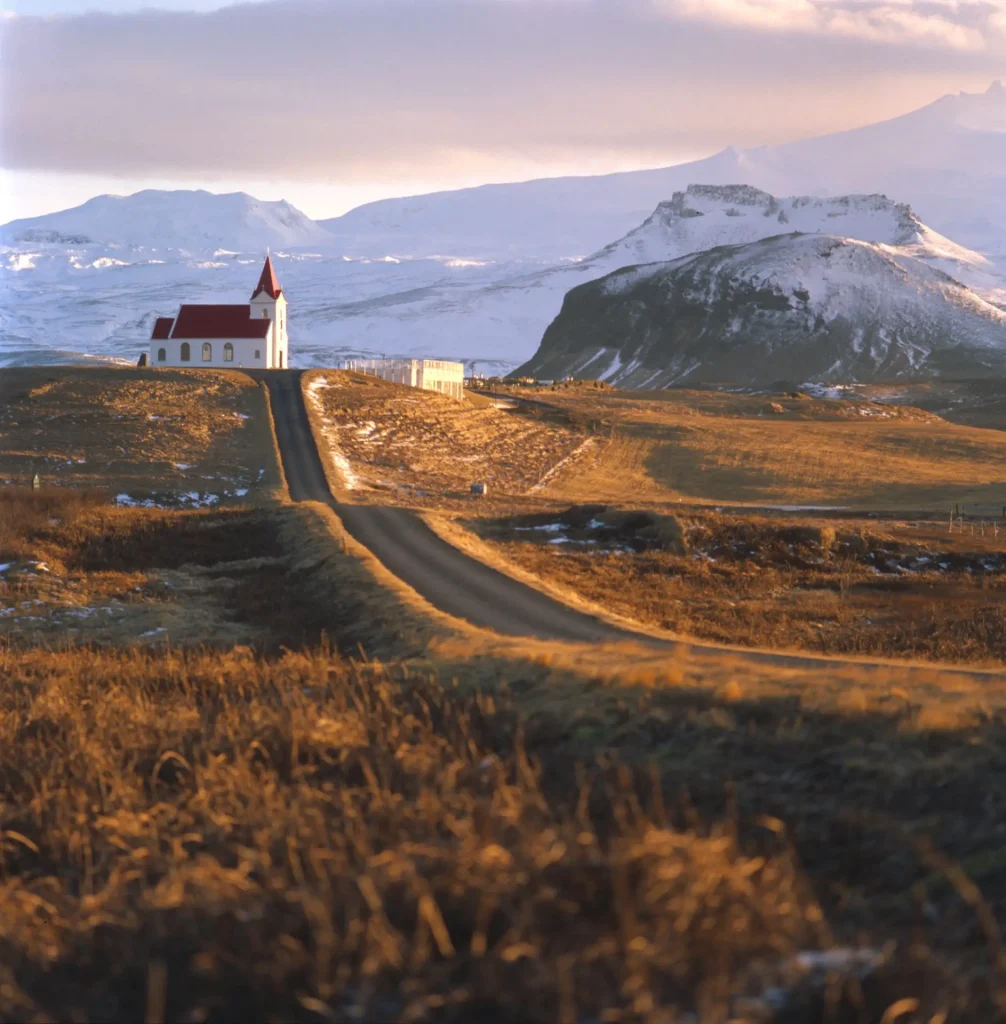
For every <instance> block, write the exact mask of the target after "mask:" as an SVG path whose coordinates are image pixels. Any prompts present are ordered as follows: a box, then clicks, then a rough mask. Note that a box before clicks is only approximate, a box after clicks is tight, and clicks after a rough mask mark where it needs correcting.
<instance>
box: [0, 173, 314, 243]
mask: <svg viewBox="0 0 1006 1024" xmlns="http://www.w3.org/2000/svg"><path fill="white" fill-rule="evenodd" d="M328 238H329V236H328V233H327V232H326V231H325V229H324V228H322V227H319V225H318V224H316V223H315V222H314V221H313V220H311V219H310V218H309V217H307V216H306V215H305V214H303V213H301V212H300V210H298V209H297V208H296V207H294V206H291V205H290V204H289V203H287V202H285V201H282V200H281V201H279V202H263V201H262V200H260V199H256V198H255V197H254V196H250V195H247V194H246V193H244V192H231V193H229V194H226V195H216V194H214V193H212V192H206V191H203V190H198V191H183V190H179V191H174V192H165V191H161V190H157V189H148V190H146V191H144V192H137V193H135V194H134V195H131V196H112V195H104V196H95V197H94V198H93V199H89V200H88V201H87V202H86V203H83V204H81V205H80V206H76V207H74V208H73V209H70V210H61V211H59V212H58V213H49V214H45V215H44V216H42V217H29V218H26V219H23V220H14V221H10V223H8V224H5V225H4V226H3V228H2V229H0V240H2V241H3V242H4V243H5V244H7V245H18V246H25V245H27V246H60V247H64V248H65V247H74V246H82V245H84V246H88V245H96V244H97V245H103V246H109V247H112V248H117V247H126V248H137V249H142V250H149V251H151V252H159V253H160V252H163V251H164V250H170V249H178V250H182V251H185V252H189V253H193V254H197V253H212V252H213V251H214V250H216V249H227V250H237V251H240V252H256V253H257V252H261V251H262V250H264V249H266V248H267V247H269V246H289V247H297V246H305V245H316V244H318V243H320V242H324V241H325V240H326V239H328Z"/></svg>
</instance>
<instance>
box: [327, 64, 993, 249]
mask: <svg viewBox="0 0 1006 1024" xmlns="http://www.w3.org/2000/svg"><path fill="white" fill-rule="evenodd" d="M1004 128H1006V89H1004V88H1003V86H1002V85H1001V84H1000V83H998V82H996V83H994V84H993V85H992V86H991V87H990V88H989V89H988V91H987V92H985V93H978V94H970V93H960V94H958V95H947V96H944V97H942V98H941V99H939V100H937V101H936V102H934V103H931V104H929V105H928V106H925V107H923V108H921V109H920V110H916V111H913V112H911V113H909V114H905V115H903V116H901V117H897V118H893V119H892V120H889V121H883V122H880V123H878V124H873V125H868V126H865V127H862V128H856V129H853V130H851V131H846V132H837V133H834V134H831V135H824V136H820V137H817V138H813V139H805V140H800V141H796V142H791V143H787V144H784V145H779V146H763V147H758V148H754V149H737V148H734V147H728V148H727V149H724V150H723V151H722V152H720V153H717V154H715V155H713V156H710V157H707V158H706V159H703V160H697V161H694V162H692V163H686V164H679V165H677V166H674V167H663V168H658V169H654V170H646V171H629V172H625V173H620V174H609V175H597V176H591V177H565V178H551V179H539V180H536V181H528V182H520V183H513V184H497V185H483V186H480V187H478V188H470V189H460V190H456V191H451V192H438V193H433V194H429V195H422V196H411V197H408V198H403V199H385V200H380V201H378V202H374V203H368V204H366V205H365V206H360V207H358V208H356V209H355V210H351V211H350V212H349V213H347V214H345V215H343V216H341V217H335V218H332V219H330V220H326V221H322V222H321V223H322V224H323V226H324V227H326V228H327V229H328V230H330V231H331V232H332V233H333V234H334V235H335V236H336V237H337V239H338V240H339V244H340V246H341V247H342V248H343V250H344V251H347V252H352V253H355V254H362V255H383V254H385V253H387V252H394V253H409V254H411V255H429V254H433V253H444V252H449V253H451V254H453V255H457V256H468V257H473V258H481V259H485V258H500V257H503V256H505V255H507V254H510V255H512V254H521V255H525V256H531V255H533V256H535V257H538V258H559V257H563V256H566V257H568V256H577V255H579V256H583V255H586V254H587V253H590V252H594V251H595V250H597V249H599V248H600V247H601V246H603V245H605V244H606V243H608V242H609V241H610V240H611V239H612V238H618V237H619V236H621V235H623V234H625V233H626V232H628V231H631V230H632V228H633V227H634V226H635V225H637V224H639V222H640V221H642V220H643V219H644V218H645V217H647V216H648V215H649V214H650V212H651V211H652V210H653V208H654V207H655V206H657V204H658V203H661V202H663V201H664V200H666V199H667V198H668V197H669V196H671V195H672V194H673V193H674V192H677V191H681V190H683V189H685V188H687V186H688V185H689V184H691V183H692V182H702V183H704V184H710V185H727V184H732V183H734V182H738V181H742V182H746V183H748V184H750V185H754V186H757V187H758V188H762V189H766V190H768V191H770V192H774V193H775V194H777V195H796V194H801V193H813V194H816V195H821V194H825V195H829V194H830V195H842V194H846V193H857V192H866V193H874V192H885V193H887V194H889V195H896V196H898V197H899V198H900V199H901V200H902V201H905V202H909V203H911V204H912V205H913V206H914V207H915V209H916V210H917V211H918V213H919V215H920V216H921V218H922V219H923V220H924V221H925V222H926V223H927V224H931V225H932V226H933V227H934V228H935V229H936V230H937V231H939V232H941V233H943V234H946V235H949V236H950V237H951V238H954V239H955V240H957V241H958V242H960V243H962V244H964V245H966V246H968V247H969V248H972V249H977V250H979V251H981V252H984V253H986V254H988V255H990V256H992V257H993V258H994V259H996V260H1001V259H1006V188H1004V187H1003V168H1004V167H1006V130H1004Z"/></svg>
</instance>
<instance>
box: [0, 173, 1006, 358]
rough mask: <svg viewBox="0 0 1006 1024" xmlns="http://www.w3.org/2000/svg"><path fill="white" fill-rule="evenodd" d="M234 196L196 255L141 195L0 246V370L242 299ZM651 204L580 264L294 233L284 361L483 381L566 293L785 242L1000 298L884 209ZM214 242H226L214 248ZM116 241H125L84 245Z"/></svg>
mask: <svg viewBox="0 0 1006 1024" xmlns="http://www.w3.org/2000/svg"><path fill="white" fill-rule="evenodd" d="M167 195H170V194H167ZM185 195H189V194H185ZM210 198H216V199H220V200H227V202H228V203H229V202H231V197H210ZM249 198H250V197H244V199H243V200H241V201H240V202H239V203H237V209H238V211H239V213H240V216H239V217H237V219H235V217H234V215H233V212H234V211H233V210H231V211H230V212H229V213H227V216H224V214H222V213H216V214H214V216H213V217H212V218H210V220H209V222H208V225H207V226H206V229H205V232H203V234H204V235H205V237H204V238H203V244H202V247H201V249H200V250H199V251H198V252H197V251H195V249H193V248H192V247H191V243H192V242H193V239H189V242H188V243H187V244H190V248H185V247H180V246H179V245H177V244H176V245H175V247H172V244H171V243H172V241H174V242H175V243H177V242H178V239H179V238H180V237H181V236H177V231H178V230H181V228H180V227H178V225H179V224H181V225H183V226H184V224H188V227H187V228H186V230H188V231H189V232H190V233H191V232H192V231H196V236H195V237H196V239H197V240H198V237H199V232H200V231H202V228H199V229H198V231H197V230H196V228H195V227H193V223H192V222H193V220H194V218H193V215H192V214H191V213H186V214H185V215H184V216H180V217H178V218H176V221H177V223H176V224H175V222H173V224H175V226H174V227H172V230H174V231H175V232H176V235H175V236H171V235H169V234H165V231H166V230H167V229H166V228H165V227H164V224H163V223H162V222H161V221H159V220H157V219H156V218H154V219H151V220H149V223H148V222H147V221H144V220H143V217H153V213H152V212H151V210H154V208H155V207H156V206H157V203H155V202H154V200H153V198H151V199H150V203H149V205H150V209H147V208H146V207H143V208H142V210H141V212H142V217H141V221H140V222H139V223H138V226H136V225H132V224H130V223H128V221H127V219H126V218H125V217H124V214H123V213H122V208H120V206H118V205H116V204H114V203H113V204H111V205H109V204H104V205H101V204H99V206H98V207H97V208H96V210H95V209H92V210H90V211H89V212H88V215H87V217H86V218H85V220H86V231H85V220H80V223H78V222H77V220H72V219H71V221H68V222H67V223H63V221H65V220H66V218H65V217H63V216H62V215H60V216H61V217H62V220H60V222H59V223H60V229H59V231H54V230H51V229H46V230H42V229H41V228H38V227H35V228H31V229H30V230H28V231H27V237H24V238H22V240H21V241H13V240H11V241H10V242H9V244H8V245H6V246H0V291H2V292H3V293H4V294H3V298H2V299H0V313H2V319H3V324H4V329H3V332H2V334H0V366H3V365H18V364H24V363H57V362H67V361H70V360H71V359H72V360H73V361H79V359H80V357H73V356H72V355H69V354H67V353H65V352H63V351H61V346H63V345H65V344H66V339H67V338H72V339H74V341H73V348H74V349H76V351H77V352H88V353H92V354H95V355H98V356H100V357H102V358H114V359H118V360H121V361H122V362H123V363H124V364H135V361H136V358H137V357H138V355H139V354H140V353H141V352H143V351H146V350H147V347H148V342H149V335H150V329H151V327H152V324H153V320H154V317H155V316H165V315H167V316H170V315H173V314H174V313H175V312H176V310H177V307H178V304H179V302H181V301H185V302H247V300H248V295H249V289H250V287H251V284H253V283H254V281H253V278H254V275H255V273H256V269H255V268H256V266H257V265H258V263H259V261H260V259H261V255H260V253H261V250H260V249H259V250H258V251H255V249H253V248H245V249H242V248H241V246H240V245H239V244H238V243H239V241H240V239H243V238H245V235H244V234H243V232H244V227H242V225H244V224H245V220H246V219H247V218H250V221H249V223H251V222H254V223H256V224H259V226H261V222H262V217H265V218H266V220H268V221H269V223H270V224H272V225H273V227H275V223H274V220H275V218H274V217H273V213H269V211H268V209H265V208H267V207H269V204H259V206H258V207H255V208H253V207H252V206H249V205H248V203H246V202H245V200H248V199H249ZM662 198H663V199H665V200H667V201H665V202H662V203H661V204H660V206H659V207H658V209H657V210H656V211H655V212H653V213H652V214H651V215H650V216H649V217H647V218H646V220H645V222H644V223H642V224H639V226H638V227H636V228H635V229H634V230H632V231H631V232H630V233H629V234H628V235H626V236H625V237H624V238H621V239H619V240H618V241H617V242H614V243H612V244H611V245H608V246H607V247H605V248H604V249H601V250H600V251H598V252H597V253H595V254H594V255H592V256H589V257H587V258H580V254H576V253H569V254H568V255H552V256H549V257H547V258H544V257H542V258H539V257H535V256H533V255H530V256H521V255H517V256H515V255H514V252H513V251H510V252H507V251H505V250H504V249H501V250H500V252H498V253H497V254H495V255H494V256H493V257H492V258H471V257H465V256H459V255H457V254H450V252H449V249H447V247H446V246H445V247H444V248H443V249H440V250H439V251H440V252H447V254H446V255H422V256H410V255H409V254H408V251H407V250H405V249H402V248H399V247H397V246H396V243H395V241H394V239H390V238H389V240H388V250H387V251H386V252H385V253H383V254H380V255H374V256H373V257H372V256H369V255H368V256H359V255H356V254H352V253H347V252H342V251H338V249H337V248H336V249H333V248H332V245H327V246H326V245H322V246H318V247H317V251H315V249H314V248H312V249H311V250H310V251H307V249H306V247H307V246H311V245H312V241H313V238H312V236H311V234H310V229H306V230H307V234H303V233H302V234H301V235H297V237H296V238H293V239H292V240H291V241H290V242H287V243H286V247H281V248H279V249H278V251H275V252H274V253H273V262H274V264H275V265H276V268H277V274H278V276H279V279H280V282H281V284H282V285H283V287H284V290H285V291H286V293H287V295H288V297H289V300H290V336H291V359H292V362H293V363H294V365H296V366H301V367H310V366H332V365H336V364H337V363H338V362H339V361H340V360H343V359H349V358H353V357H357V356H364V357H366V356H373V355H382V356H404V357H437V358H447V359H457V360H460V361H463V362H466V363H468V364H469V365H470V364H472V363H475V364H477V365H476V367H475V368H476V369H477V370H478V371H479V372H483V373H487V374H491V373H494V372H507V371H508V370H510V369H513V368H514V367H516V366H517V365H519V364H520V363H522V362H524V361H526V360H527V359H529V358H530V357H531V355H533V353H534V351H535V350H536V348H537V346H538V343H539V341H540V340H541V336H542V334H543V332H544V330H545V328H546V327H547V326H548V324H549V323H550V322H551V321H552V319H554V317H555V316H556V314H557V313H558V312H559V309H560V307H561V305H562V300H563V297H564V295H565V294H566V292H568V291H569V290H570V289H571V288H573V287H575V286H577V285H579V284H583V283H585V282H586V281H590V280H593V279H596V278H598V277H600V276H603V275H604V274H607V273H609V272H611V271H612V270H615V269H618V268H620V267H623V266H626V265H627V264H631V263H638V262H641V261H654V260H670V259H675V258H678V257H680V256H683V255H685V254H687V253H690V252H692V251H694V250H695V249H704V248H708V247H709V246H711V245H719V244H724V243H739V242H746V241H750V240H752V239H753V238H762V237H766V236H767V235H770V234H773V233H779V232H785V231H791V230H800V231H806V232H824V231H828V232H833V233H839V234H843V235H848V236H851V237H854V238H859V239H867V240H869V241H873V242H876V243H878V244H882V245H884V246H890V247H893V249H894V250H896V252H897V254H901V255H910V256H912V257H915V258H918V259H922V260H923V261H925V262H926V263H927V264H928V265H929V266H932V267H934V268H936V269H940V270H945V271H947V272H949V273H950V274H952V275H953V276H955V277H958V278H960V279H961V280H963V281H964V282H965V283H970V284H973V285H974V286H975V287H976V288H979V289H980V290H982V291H983V294H986V293H987V295H988V296H989V297H990V298H994V297H995V296H996V295H1000V294H1001V295H1003V296H1006V279H1004V278H1003V277H1002V276H1001V275H999V274H998V272H997V269H996V267H995V266H994V265H993V264H992V263H990V262H989V261H988V260H987V259H985V258H984V257H982V256H980V255H979V254H977V253H974V252H971V251H970V250H968V249H965V248H964V247H963V246H960V245H957V244H956V243H955V242H953V241H951V240H950V239H947V238H944V237H943V236H942V235H940V234H938V233H937V232H935V231H933V230H932V229H931V228H929V227H928V226H927V225H925V224H923V223H922V222H921V221H919V220H918V218H917V217H915V215H914V214H913V213H912V211H911V210H909V209H908V208H907V207H905V206H903V205H899V204H897V203H895V202H892V201H890V200H887V199H885V198H884V197H880V196H853V197H836V198H832V199H827V200H825V199H816V198H815V199H808V198H806V197H795V198H787V199H777V198H776V197H774V196H771V195H769V194H768V193H765V192H760V191H758V190H757V189H750V188H746V187H741V188H738V187H736V186H723V187H709V186H706V187H692V188H689V189H687V190H685V191H683V192H681V193H680V194H679V195H676V196H673V198H672V197H669V196H667V195H665V196H663V197H662ZM180 201H181V200H176V203H177V202H180ZM200 201H202V200H200ZM158 202H160V200H158ZM212 205H213V204H210V206H212ZM223 205H224V206H225V207H226V206H227V203H224V204H223ZM87 206H88V204H85V207H87ZM85 207H81V208H80V210H81V211H84V210H85ZM260 208H261V209H260ZM227 209H228V210H229V209H230V207H227ZM101 210H105V212H104V213H101ZM263 210H264V211H265V212H263ZM96 211H97V212H96ZM71 212H73V213H74V216H75V217H76V216H77V212H75V211H71ZM155 212H156V211H155ZM225 212H226V211H225ZM767 212H771V213H772V216H766V213H767ZM99 214H100V215H99ZM267 214H268V216H267ZM696 214H701V216H696ZM80 216H81V217H82V216H83V213H81V214H80ZM780 216H784V221H780ZM228 218H229V219H228ZM256 218H258V220H256ZM270 218H272V219H270ZM78 219H79V218H78ZM53 223H56V221H55V220H54V221H53ZM298 223H299V222H298ZM144 224H146V225H147V226H146V227H144ZM227 225H230V226H229V227H227ZM301 227H303V225H301ZM71 228H73V229H74V230H73V231H72V232H71V231H70V229H71ZM127 229H128V232H127ZM78 230H79V231H81V232H83V233H82V234H80V235H78V234H77V233H76V232H77V231H78ZM225 230H226V231H231V232H232V233H233V235H234V236H235V237H229V236H228V238H227V239H225V238H224V236H223V235H220V237H219V238H217V237H216V236H213V231H217V232H218V233H219V232H223V231H225ZM256 230H258V229H257V228H256ZM297 230H300V228H298V229H297ZM68 232H70V233H68ZM123 232H127V233H128V234H129V236H130V238H128V239H126V240H124V241H123V240H119V241H110V242H98V241H92V240H91V239H92V238H94V237H105V238H113V237H115V236H117V235H123ZM144 232H147V234H146V235H144ZM4 235H5V237H7V238H9V239H13V237H15V236H16V237H22V236H24V235H25V231H21V234H20V235H17V234H16V233H15V234H14V235H12V233H11V231H10V230H9V229H5V230H4ZM176 236H177V237H176ZM211 236H213V237H211ZM124 237H125V236H124ZM248 237H252V236H248ZM255 237H258V236H255ZM130 239H131V240H130ZM399 241H402V240H401V239H400V240H399ZM329 242H331V239H329ZM298 244H301V245H302V246H304V248H301V249H298V248H296V246H297V245H298ZM332 244H335V243H332ZM402 244H403V245H404V244H405V243H404V242H402ZM414 251H417V252H423V251H424V250H423V249H422V248H420V249H417V250H414ZM528 251H529V252H530V251H531V250H528ZM92 358H93V356H92ZM613 374H620V375H621V376H623V377H624V376H625V370H624V369H621V368H619V367H618V366H617V362H616V365H615V366H614V367H612V368H609V369H608V370H607V375H608V376H612V375H613Z"/></svg>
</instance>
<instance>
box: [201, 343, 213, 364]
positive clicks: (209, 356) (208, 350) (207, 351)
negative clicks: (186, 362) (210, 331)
mask: <svg viewBox="0 0 1006 1024" xmlns="http://www.w3.org/2000/svg"><path fill="white" fill-rule="evenodd" d="M212 361H213V346H212V345H211V344H210V343H209V342H208V341H204V342H203V362H204V363H209V362H212Z"/></svg>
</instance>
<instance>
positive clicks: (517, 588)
mask: <svg viewBox="0 0 1006 1024" xmlns="http://www.w3.org/2000/svg"><path fill="white" fill-rule="evenodd" d="M256 376H257V377H258V379H260V380H264V381H265V382H266V384H267V386H268V388H269V394H270V398H271V401H272V411H273V418H274V419H275V421H276V438H277V441H278V442H279V450H280V455H281V456H282V459H283V469H284V472H285V473H286V478H287V485H288V487H289V490H290V497H291V498H292V499H293V500H294V501H321V502H324V503H325V504H328V505H330V506H331V507H332V508H333V509H334V510H335V512H336V514H337V515H338V516H339V518H340V519H341V520H342V522H343V524H344V525H345V527H346V529H347V530H348V531H349V533H350V534H351V535H352V536H353V537H354V538H356V540H358V541H359V542H360V543H361V544H363V545H364V547H366V548H368V549H369V550H370V551H371V552H372V553H373V554H374V555H375V556H376V557H377V558H378V559H379V560H380V561H381V562H382V563H383V564H384V566H385V568H387V569H388V571H389V572H391V573H393V574H394V575H395V576H397V577H398V578H399V579H401V580H404V581H405V582H406V583H407V584H408V585H409V586H410V587H412V588H413V589H414V590H415V591H417V593H419V594H421V595H422V596H423V597H425V598H426V600H427V601H429V602H430V603H431V604H432V605H434V606H435V607H437V608H439V609H440V610H441V611H444V612H447V613H448V614H450V615H454V616H456V617H458V618H460V619H465V620H467V621H468V622H471V623H472V624H473V625H476V626H481V627H484V628H488V629H492V630H495V631H496V632H498V633H505V634H510V635H513V636H536V637H541V638H543V639H554V640H580V641H583V640H586V641H612V640H627V639H631V638H633V637H636V636H637V634H633V633H629V632H627V631H624V630H620V629H617V628H616V627H614V626H611V625H608V624H607V623H605V622H601V621H599V620H598V619H595V618H593V617H592V616H590V615H586V614H584V613H582V612H578V611H576V610H574V609H572V608H568V607H566V606H565V605H563V604H560V603H559V602H558V601H553V600H552V599H551V598H550V597H548V596H546V595H545V594H542V593H540V592H539V591H537V590H534V589H533V588H532V587H528V586H526V585H525V584H523V583H520V582H518V581H517V580H514V579H511V578H510V577H509V576H505V575H504V574H503V573H501V572H497V571H496V570H495V569H492V568H490V567H489V566H487V565H484V564H483V563H482V562H479V561H476V560H475V559H474V558H470V557H469V556H468V555H465V554H463V553H462V552H460V551H459V550H458V549H457V548H455V547H452V546H451V545H450V544H448V543H447V542H446V541H444V540H442V539H441V538H440V537H438V536H437V535H436V534H435V533H434V532H433V531H432V530H431V529H430V528H429V527H428V526H427V525H426V524H425V523H424V522H423V521H422V519H420V518H419V517H418V516H417V515H415V514H414V513H413V512H410V511H409V510H408V509H402V508H392V507H381V506H378V505H350V504H346V503H344V502H340V501H337V500H336V499H335V498H334V497H333V495H332V492H331V491H330V490H329V487H328V482H327V480H326V478H325V471H324V469H323V468H322V464H321V456H320V454H319V452H318V447H317V445H316V443H315V439H314V435H313V433H312V431H311V425H310V422H309V421H308V418H307V410H306V409H305V407H304V396H303V394H302V392H301V385H300V376H301V375H300V373H299V372H298V371H297V370H288V371H272V372H270V373H263V374H261V375H258V374H256ZM640 639H645V640H646V641H647V642H649V643H654V642H655V641H654V640H653V639H652V638H649V637H640Z"/></svg>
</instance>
